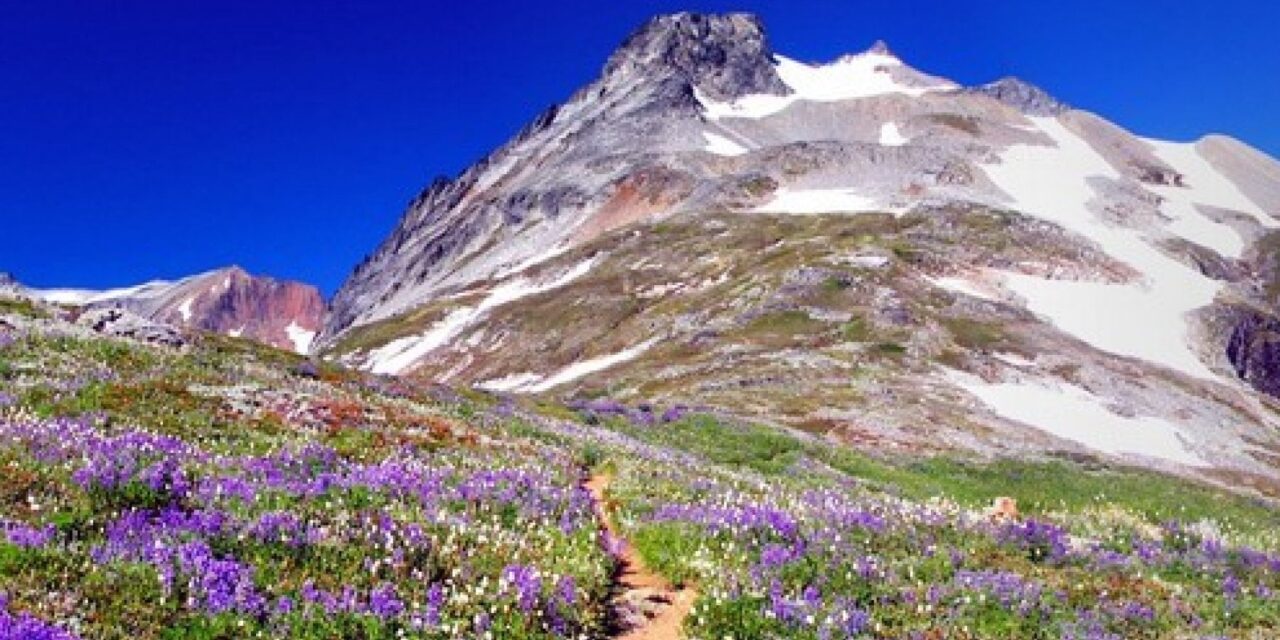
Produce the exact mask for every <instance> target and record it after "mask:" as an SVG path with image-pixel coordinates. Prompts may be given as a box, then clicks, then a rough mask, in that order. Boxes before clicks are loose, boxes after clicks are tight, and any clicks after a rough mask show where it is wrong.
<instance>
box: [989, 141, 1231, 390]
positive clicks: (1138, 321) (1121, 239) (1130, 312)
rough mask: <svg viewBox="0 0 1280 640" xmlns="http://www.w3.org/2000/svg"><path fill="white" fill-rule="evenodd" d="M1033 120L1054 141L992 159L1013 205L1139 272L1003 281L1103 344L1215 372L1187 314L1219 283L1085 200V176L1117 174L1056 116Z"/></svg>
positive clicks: (1030, 303) (1088, 190)
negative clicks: (1126, 279) (1130, 279)
mask: <svg viewBox="0 0 1280 640" xmlns="http://www.w3.org/2000/svg"><path fill="white" fill-rule="evenodd" d="M1031 120H1032V122H1033V123H1034V124H1035V126H1036V127H1037V128H1038V129H1039V130H1040V131H1042V132H1044V133H1045V134H1046V135H1048V136H1049V137H1050V138H1051V139H1052V140H1053V141H1054V143H1055V144H1056V147H1047V146H1032V145H1019V146H1015V147H1012V148H1010V149H1009V150H1007V151H1006V152H1004V154H1002V156H1001V158H1000V160H1001V161H1000V163H999V164H990V165H986V166H985V168H986V171H987V175H988V176H989V177H990V178H991V180H992V181H993V182H994V183H995V184H996V185H997V186H998V187H1000V189H1001V190H1003V191H1004V192H1005V193H1007V194H1009V195H1010V196H1011V197H1012V200H1013V202H1012V206H1013V207H1014V208H1015V209H1018V210H1019V211H1022V212H1024V213H1027V214H1029V215H1032V216H1036V217H1039V218H1042V219H1045V220H1048V221H1049V222H1053V223H1055V224H1057V225H1059V226H1061V227H1063V228H1065V229H1067V230H1068V231H1073V232H1075V233H1078V234H1080V235H1082V236H1084V237H1086V238H1088V239H1090V240H1092V241H1093V242H1095V243H1097V244H1098V246H1099V247H1101V248H1102V250H1103V251H1105V252H1106V253H1107V254H1108V255H1110V256H1112V257H1114V258H1116V259H1117V260H1120V261H1122V262H1124V263H1126V264H1128V265H1129V266H1131V267H1133V268H1134V269H1135V270H1137V271H1138V272H1139V273H1141V274H1142V278H1141V280H1140V281H1139V282H1134V283H1130V284H1109V283H1101V282H1078V281H1068V280H1048V279H1045V278H1040V277H1036V276H1029V275H1024V274H1014V273H1010V274H1007V276H1006V280H1005V285H1006V286H1007V287H1008V288H1009V289H1011V290H1012V291H1014V292H1015V293H1017V294H1018V295H1019V296H1020V297H1022V298H1023V299H1024V300H1025V301H1026V303H1027V308H1028V309H1030V310H1031V311H1032V312H1034V313H1036V314H1039V315H1041V316H1044V317H1045V318H1046V319H1048V320H1049V321H1050V322H1052V323H1053V324H1054V325H1055V326H1057V327H1058V328H1059V329H1061V330H1063V331H1065V332H1066V333H1069V334H1071V335H1073V336H1075V337H1076V338H1079V339H1080V340H1082V341H1084V342H1086V343H1088V344H1090V345H1092V346H1094V347H1096V348H1098V349H1101V350H1103V351H1108V352H1111V353H1115V354H1119V355H1124V356H1131V357H1134V358H1141V359H1144V360H1148V361H1150V362H1154V363H1157V364H1160V365H1164V366H1166V367H1169V368H1170V369H1174V370H1176V371H1180V372H1182V373H1185V374H1187V375H1189V376H1193V377H1197V378H1206V379H1213V378H1215V375H1214V374H1213V372H1212V371H1210V370H1209V369H1208V367H1206V366H1205V365H1204V363H1202V362H1201V361H1200V358H1199V357H1198V356H1197V355H1196V354H1195V353H1194V352H1193V351H1192V349H1191V347H1190V345H1189V343H1188V340H1187V313H1189V312H1191V311H1193V310H1195V309H1198V308H1200V307H1204V306H1206V305H1208V304H1210V303H1211V302H1213V299H1214V297H1215V296H1216V295H1217V293H1218V290H1219V289H1220V287H1221V285H1220V283H1218V282H1215V281H1213V280H1211V279H1209V278H1207V277H1205V276H1204V275H1202V274H1201V273H1200V272H1199V271H1196V270H1195V269H1192V268H1191V267H1189V266H1186V265H1184V264H1182V263H1181V262H1178V261H1177V260H1174V259H1173V258H1171V257H1169V256H1167V255H1165V254H1164V253H1162V252H1160V251H1159V250H1158V249H1156V248H1155V247H1154V246H1153V245H1152V244H1150V243H1149V242H1148V241H1147V240H1146V239H1144V238H1143V236H1142V235H1141V233H1140V232H1138V231H1137V230H1134V229H1128V228H1124V227H1118V226H1113V225H1111V224H1108V223H1107V222H1105V221H1103V220H1102V219H1100V218H1099V217H1098V216H1096V215H1095V214H1093V213H1092V212H1091V211H1090V210H1089V209H1088V204H1089V203H1090V201H1092V200H1093V199H1094V198H1095V197H1096V194H1095V193H1094V190H1093V188H1092V187H1090V186H1089V184H1088V183H1087V182H1086V180H1087V179H1088V178H1090V177H1092V176H1103V177H1108V178H1118V177H1119V174H1117V173H1116V171H1115V170H1114V169H1113V168H1112V167H1111V165H1110V164H1109V163H1108V162H1107V161H1106V160H1105V159H1104V158H1103V157H1102V156H1100V155H1099V154H1098V153H1097V152H1096V151H1094V150H1093V148H1092V147H1090V146H1089V144H1088V143H1087V142H1085V141H1084V140H1082V139H1081V138H1080V137H1079V136H1077V135H1076V134H1074V133H1072V132H1071V131H1069V130H1067V128H1066V127H1064V126H1063V125H1062V123H1060V122H1059V121H1058V120H1057V119H1056V118H1046V117H1036V118H1031Z"/></svg>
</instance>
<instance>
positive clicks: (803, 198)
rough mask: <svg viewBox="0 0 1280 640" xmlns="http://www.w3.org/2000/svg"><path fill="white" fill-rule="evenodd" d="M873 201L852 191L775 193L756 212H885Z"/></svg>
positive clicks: (786, 189) (810, 190) (828, 190)
mask: <svg viewBox="0 0 1280 640" xmlns="http://www.w3.org/2000/svg"><path fill="white" fill-rule="evenodd" d="M885 210H886V209H885V208H884V207H882V206H880V205H879V204H878V202H877V201H876V199H875V198H870V197H867V196H864V195H860V194H858V193H856V192H854V190H852V189H797V190H792V189H788V188H786V187H783V188H781V189H778V190H777V191H776V192H774V194H773V199H772V200H770V201H769V202H767V203H765V204H763V205H761V206H759V207H757V208H756V211H758V212H761V213H797V214H804V213H862V212H870V211H885Z"/></svg>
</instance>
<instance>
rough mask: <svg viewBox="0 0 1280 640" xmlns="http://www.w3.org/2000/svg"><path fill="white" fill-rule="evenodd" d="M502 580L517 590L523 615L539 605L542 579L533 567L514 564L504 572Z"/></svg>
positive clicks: (517, 599)
mask: <svg viewBox="0 0 1280 640" xmlns="http://www.w3.org/2000/svg"><path fill="white" fill-rule="evenodd" d="M502 579H503V580H505V581H506V582H507V583H508V584H510V585H511V588H512V589H514V590H515V594H516V603H517V606H519V607H520V611H521V612H523V613H529V612H530V611H532V610H533V607H534V606H535V605H536V604H537V603H538V595H539V594H540V593H541V592H542V579H541V578H539V577H538V570H537V569H535V568H533V567H527V566H524V565H519V564H513V565H508V566H507V567H506V568H505V569H503V570H502Z"/></svg>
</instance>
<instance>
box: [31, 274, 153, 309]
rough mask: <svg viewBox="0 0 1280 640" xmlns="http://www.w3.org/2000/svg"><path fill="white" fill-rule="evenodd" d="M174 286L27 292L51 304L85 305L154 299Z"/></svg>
mask: <svg viewBox="0 0 1280 640" xmlns="http://www.w3.org/2000/svg"><path fill="white" fill-rule="evenodd" d="M175 284H178V283H174V282H169V281H167V280H154V281H151V282H147V283H145V284H140V285H135V286H132V287H121V288H118V289H106V290H103V291H94V290H91V289H29V290H28V291H29V292H30V293H31V295H33V296H35V297H36V298H39V299H41V300H44V301H45V302H51V303H53V304H73V305H85V304H93V303H95V302H106V301H108V300H118V299H120V298H135V297H145V298H154V297H157V296H159V295H161V294H163V293H165V292H167V291H169V289H170V288H171V287H173V286H174V285H175Z"/></svg>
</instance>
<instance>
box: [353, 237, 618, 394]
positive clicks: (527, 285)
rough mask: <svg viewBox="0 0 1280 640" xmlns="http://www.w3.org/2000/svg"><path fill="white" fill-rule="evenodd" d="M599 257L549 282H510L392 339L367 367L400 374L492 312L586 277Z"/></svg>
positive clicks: (374, 353)
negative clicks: (424, 326) (416, 330)
mask: <svg viewBox="0 0 1280 640" xmlns="http://www.w3.org/2000/svg"><path fill="white" fill-rule="evenodd" d="M595 262H596V258H590V259H588V260H584V261H583V262H580V263H578V264H576V265H574V266H573V267H572V268H570V269H569V270H568V271H566V272H564V273H563V274H561V275H560V276H559V277H557V278H556V279H554V280H551V281H548V282H531V281H530V280H528V279H526V278H523V277H520V278H514V279H512V280H508V281H506V282H503V283H501V284H499V285H498V286H496V287H494V288H493V289H492V290H491V291H490V292H489V295H488V296H486V297H485V298H484V300H481V301H480V304H478V305H476V306H474V307H461V308H458V309H454V310H453V311H451V312H449V315H447V316H445V318H444V319H443V320H441V321H439V322H437V323H436V324H434V325H432V327H431V328H430V329H428V330H427V331H426V332H424V333H422V334H420V335H416V336H408V337H404V338H399V339H397V340H392V341H391V342H388V343H387V344H385V345H383V346H381V347H379V348H377V349H374V350H372V351H370V352H369V355H368V357H367V358H366V359H365V367H366V368H367V369H368V370H370V371H372V372H373V373H381V374H398V373H402V372H404V371H405V370H407V369H408V368H409V367H411V366H413V364H414V363H416V362H417V361H418V360H420V359H421V358H422V357H423V356H425V355H427V354H428V353H431V352H432V351H435V350H436V349H438V348H440V347H442V346H444V345H445V344H447V343H448V342H450V341H451V340H453V339H454V338H456V337H457V336H458V335H460V334H461V333H462V332H463V331H464V330H466V329H467V328H468V327H471V326H473V325H475V324H476V323H477V322H479V321H481V320H483V319H484V318H485V316H487V315H488V314H489V312H490V311H491V310H493V309H494V308H496V307H500V306H502V305H504V304H507V303H509V302H514V301H516V300H519V299H521V298H525V297H528V296H531V295H535V294H538V293H542V292H544V291H550V290H552V289H556V288H559V287H563V286H564V285H566V284H569V283H570V282H572V281H574V280H576V279H578V278H580V277H582V276H583V275H585V274H586V273H587V272H588V271H590V270H591V267H593V266H594V265H595Z"/></svg>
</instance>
